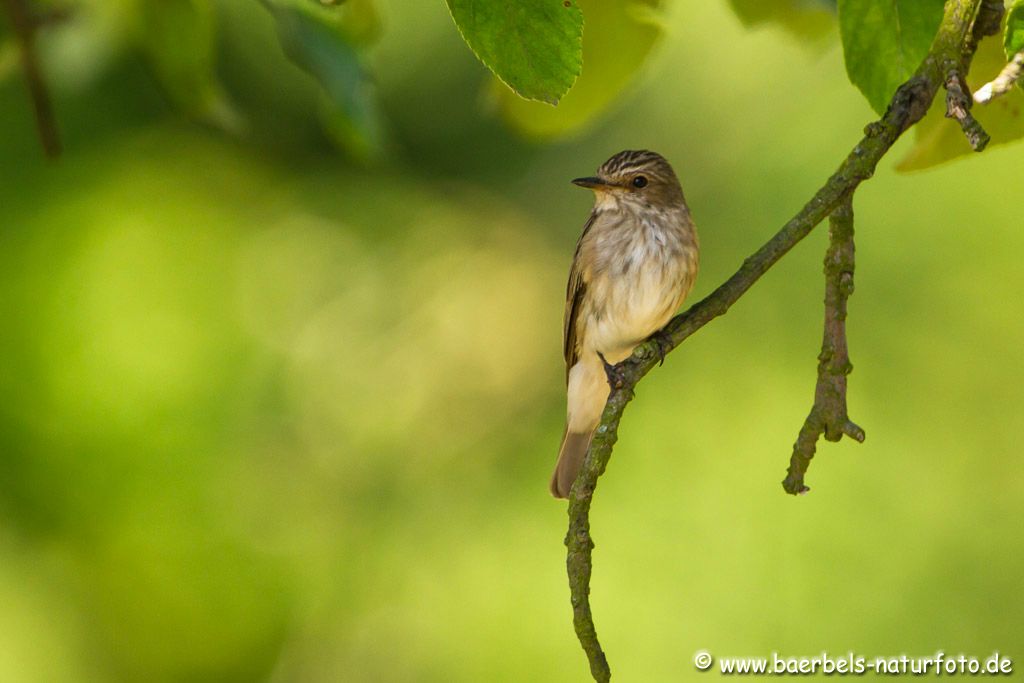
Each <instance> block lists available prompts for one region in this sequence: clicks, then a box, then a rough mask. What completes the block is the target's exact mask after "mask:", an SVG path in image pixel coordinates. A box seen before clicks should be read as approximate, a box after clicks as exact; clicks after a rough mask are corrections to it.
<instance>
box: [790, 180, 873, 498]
mask: <svg viewBox="0 0 1024 683" xmlns="http://www.w3.org/2000/svg"><path fill="white" fill-rule="evenodd" d="M853 267H854V246H853V202H852V197H847V198H846V199H845V200H844V201H843V203H842V204H840V205H839V206H838V207H837V208H836V210H835V211H833V212H832V215H831V216H830V217H829V245H828V250H827V251H826V252H825V331H824V334H823V335H822V341H821V353H820V354H819V355H818V381H817V383H816V384H815V388H814V405H813V406H812V407H811V412H810V414H808V416H807V419H806V420H804V425H803V427H801V428H800V433H799V435H797V439H796V443H795V444H793V455H792V456H790V459H789V471H788V472H787V473H786V478H785V479H784V480H783V481H782V487H783V488H784V489H786V492H787V493H806V492H807V491H809V490H810V489H809V488H808V487H807V486H805V485H804V474H805V473H806V472H807V468H808V466H809V465H810V464H811V458H813V457H814V451H815V449H816V448H817V444H818V438H819V437H821V435H822V434H824V435H825V439H827V440H828V441H839V440H840V439H841V438H843V436H844V435H845V436H848V437H850V438H851V439H853V440H854V441H857V442H863V441H864V430H863V429H861V428H860V427H858V426H857V425H855V424H854V423H853V422H851V421H850V418H849V415H848V414H847V411H846V376H847V375H848V374H850V371H851V370H853V366H852V365H851V364H850V354H849V351H848V349H847V345H846V301H847V299H849V297H850V295H851V294H853Z"/></svg>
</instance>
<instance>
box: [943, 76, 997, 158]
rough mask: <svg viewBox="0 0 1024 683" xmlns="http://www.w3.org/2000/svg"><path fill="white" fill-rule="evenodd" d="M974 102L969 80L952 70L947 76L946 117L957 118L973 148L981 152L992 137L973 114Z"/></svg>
mask: <svg viewBox="0 0 1024 683" xmlns="http://www.w3.org/2000/svg"><path fill="white" fill-rule="evenodd" d="M972 104H974V100H973V99H971V95H970V90H969V89H968V87H967V82H966V81H964V78H963V76H961V75H960V72H959V71H956V70H954V71H950V72H949V75H948V76H946V118H950V119H956V120H957V121H958V122H959V123H960V127H961V128H962V129H963V131H964V135H965V136H966V137H967V142H968V143H969V144H970V145H971V149H973V150H974V151H975V152H980V151H982V150H983V149H985V147H986V146H987V145H988V143H989V140H990V138H989V135H988V133H986V132H985V129H984V128H982V127H981V124H980V123H978V120H977V119H976V118H974V116H973V115H972V114H971V105H972Z"/></svg>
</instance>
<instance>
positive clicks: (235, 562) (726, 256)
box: [0, 0, 1024, 682]
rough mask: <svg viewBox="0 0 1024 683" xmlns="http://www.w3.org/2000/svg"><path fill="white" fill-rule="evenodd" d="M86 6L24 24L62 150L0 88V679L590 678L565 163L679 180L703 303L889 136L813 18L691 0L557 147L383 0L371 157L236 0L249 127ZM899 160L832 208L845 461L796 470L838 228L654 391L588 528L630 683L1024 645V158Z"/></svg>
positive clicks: (629, 426) (600, 592)
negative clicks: (569, 370)
mask: <svg viewBox="0 0 1024 683" xmlns="http://www.w3.org/2000/svg"><path fill="white" fill-rule="evenodd" d="M122 4H123V3H122ZM97 7H105V8H106V9H105V10H102V11H97V12H95V13H94V14H90V15H87V16H86V17H84V18H82V19H81V20H77V19H76V21H74V22H73V23H72V24H71V25H70V26H69V27H67V28H65V29H61V30H59V31H54V32H52V35H51V34H48V35H47V36H44V41H43V44H42V48H43V51H44V56H45V57H46V63H47V67H48V72H49V73H51V74H52V77H53V88H54V95H55V100H56V101H55V105H56V110H57V114H58V118H59V122H60V126H61V130H62V133H63V138H64V143H65V148H66V151H65V154H64V155H63V156H62V157H61V158H60V159H59V160H58V161H56V162H47V161H46V160H44V159H43V158H42V154H41V152H40V150H39V147H38V142H37V140H36V137H35V131H34V125H33V120H32V116H31V109H30V106H29V103H28V100H27V98H26V97H25V91H24V86H23V83H22V81H21V79H20V77H19V74H18V73H17V72H16V71H15V72H14V73H9V74H8V75H7V76H6V78H5V79H4V81H3V82H2V84H0V320H2V321H3V322H2V328H0V329H2V332H0V352H2V355H3V362H2V363H0V558H2V561H0V680H2V681H5V682H6V681H17V682H20V681H88V682H92V681H95V682H104V681H127V680H130V681H141V680H146V681H273V682H284V681H289V682H290V681H568V680H586V678H587V667H586V662H585V659H584V657H583V655H582V653H581V651H580V650H579V647H578V645H577V643H576V639H575V636H574V634H573V630H572V624H571V609H570V606H569V601H568V588H567V585H566V579H565V565H564V553H565V549H564V547H563V545H562V539H563V537H564V534H565V527H566V516H565V512H564V508H565V505H564V503H563V502H556V501H553V500H552V499H551V498H550V497H549V496H548V494H547V490H546V488H547V481H548V476H549V474H550V469H551V468H552V466H553V464H554V460H555V455H556V449H557V446H558V440H559V436H560V434H561V428H562V419H563V413H564V405H563V402H564V394H563V389H564V387H563V370H562V368H561V362H562V360H561V356H560V334H561V315H562V307H563V301H564V299H563V297H564V282H565V277H566V273H567V270H568V265H569V261H570V258H571V254H572V249H573V245H574V243H575V240H576V238H577V236H578V233H579V231H580V229H581V226H582V223H583V221H584V219H585V217H586V214H587V211H588V210H589V206H590V204H591V197H590V196H589V194H588V193H585V192H582V191H580V190H578V189H577V188H574V187H572V186H571V185H570V184H569V183H568V181H569V179H571V178H573V177H577V176H580V175H586V174H589V173H591V172H592V171H593V170H594V169H595V168H596V167H597V166H598V165H599V164H600V163H601V162H602V161H604V159H605V158H607V157H608V156H609V155H611V154H612V153H614V152H616V151H619V150H620V149H624V148H643V147H647V148H651V149H655V150H657V151H659V152H661V153H662V154H664V155H665V156H666V157H668V158H669V159H670V160H671V161H672V162H673V163H674V165H675V167H676V170H677V172H678V174H679V176H680V178H681V179H682V181H683V185H684V187H685V189H686V192H687V196H688V200H689V202H690V205H691V207H692V210H693V212H694V215H695V216H696V218H697V221H698V226H699V230H700V233H701V237H702V243H703V266H702V273H701V277H700V278H699V280H698V284H697V288H696V290H695V292H694V295H693V296H694V299H693V300H696V297H701V296H704V295H705V294H707V293H708V292H710V291H711V289H713V288H714V286H716V285H717V284H718V283H720V282H721V281H722V280H723V279H724V278H725V277H727V276H728V275H729V274H731V273H732V272H733V271H734V270H735V268H736V267H737V266H738V265H739V263H740V262H741V260H742V259H743V258H744V257H745V256H746V255H747V254H748V253H750V252H752V251H753V250H754V249H755V248H756V247H757V246H758V245H759V244H760V243H761V242H763V241H764V240H765V239H767V238H768V237H769V236H770V235H771V234H772V233H773V232H774V231H775V230H776V229H778V227H779V226H781V225H782V223H784V222H785V220H787V219H788V218H789V217H790V216H791V215H792V214H793V213H795V212H796V210H797V209H799V208H800V206H802V204H803V202H804V201H806V200H807V199H808V198H809V197H810V196H811V194H812V192H813V191H814V190H815V189H816V188H817V187H818V185H820V184H821V183H822V182H823V181H824V179H825V178H826V177H827V176H828V174H829V173H831V171H832V170H833V169H834V167H835V166H836V165H837V164H838V162H839V160H840V159H841V158H842V157H843V156H844V155H845V154H846V153H847V152H848V151H849V149H850V147H851V146H852V145H853V144H854V143H855V142H856V140H857V139H858V137H859V135H860V130H861V128H862V127H863V125H864V124H865V123H866V122H867V121H869V120H871V118H872V113H871V111H870V109H869V107H868V105H867V103H866V102H865V101H864V99H863V98H862V97H861V95H860V93H859V92H857V90H856V89H854V88H853V87H852V86H851V85H849V83H847V81H846V78H845V75H844V70H843V65H842V55H841V51H840V50H839V47H838V45H837V44H836V41H835V39H834V37H832V38H829V37H826V38H825V39H815V40H810V39H807V38H805V37H798V38H796V39H794V37H793V36H792V35H791V34H790V33H788V32H787V31H785V30H784V29H780V28H776V27H773V26H760V27H755V28H745V27H744V26H742V25H741V23H740V22H739V21H738V20H737V19H736V17H735V16H734V15H733V14H732V13H731V11H730V9H729V7H728V5H726V4H725V3H724V2H709V3H691V2H677V3H674V4H672V5H671V6H670V8H669V12H668V14H667V25H668V33H667V35H666V38H665V40H664V41H663V42H662V44H661V45H660V46H659V47H658V49H657V50H655V52H654V54H653V56H652V58H651V60H650V61H649V63H648V65H647V68H646V69H645V70H644V72H643V74H642V76H641V78H640V79H639V80H638V81H637V82H636V83H634V85H633V86H632V87H631V88H630V89H629V90H627V91H626V93H625V95H624V96H622V97H621V98H619V101H618V102H617V104H616V105H615V106H614V107H613V108H612V110H611V111H610V113H609V114H608V115H607V116H605V117H603V118H601V119H600V120H599V121H598V122H597V123H596V124H595V125H592V126H591V127H589V128H587V129H585V130H584V131H582V132H581V133H579V134H577V135H576V136H575V137H572V138H570V139H568V140H565V139H563V140H559V141H546V142H541V141H530V140H527V139H524V138H522V137H520V136H519V135H517V134H516V133H514V132H511V131H510V130H509V129H508V128H507V127H506V126H505V125H503V124H502V122H501V121H500V119H499V117H498V116H496V114H495V113H494V110H493V106H494V104H493V102H492V101H490V100H489V98H488V96H487V94H486V93H488V92H489V88H488V87H487V80H488V78H489V76H488V74H487V72H486V70H485V69H484V67H482V66H481V65H480V64H479V63H478V62H477V61H476V60H475V59H474V57H473V55H472V53H471V52H470V51H469V50H468V49H467V48H466V46H465V44H464V43H463V42H462V41H461V40H460V38H459V36H458V33H457V31H456V29H455V27H454V26H453V25H452V22H451V18H450V17H449V16H448V13H447V10H446V8H445V6H444V4H443V3H442V2H439V1H431V2H421V1H416V0H404V1H403V0H389V1H388V2H382V3H381V11H382V15H383V22H384V31H383V33H382V35H381V39H380V43H379V45H378V46H377V47H376V48H375V50H374V51H373V53H372V63H373V67H374V74H375V76H374V77H375V79H376V83H377V87H378V88H379V92H380V95H381V107H382V109H383V111H384V114H385V120H386V121H387V125H388V128H389V132H390V136H391V138H390V139H391V140H392V143H391V152H390V154H389V155H388V157H387V158H386V159H385V160H384V161H382V162H379V163H377V164H370V165H359V164H354V163H351V162H348V161H346V159H345V156H344V155H343V154H340V153H339V152H338V151H337V150H336V149H334V148H332V147H331V145H330V144H329V142H328V141H327V139H326V138H325V137H324V134H323V133H322V132H321V129H320V127H319V125H318V122H317V116H316V102H317V92H316V87H315V85H314V84H313V83H312V82H311V81H310V80H309V79H308V78H306V77H305V75H304V74H302V73H301V72H299V71H298V70H297V69H296V68H295V67H294V66H292V65H291V64H290V63H288V62H287V61H286V59H285V58H284V57H283V55H282V54H281V50H280V48H279V46H278V44H277V41H276V38H275V35H274V28H273V22H272V20H271V18H270V16H269V15H268V14H267V13H266V12H265V11H263V10H262V9H261V8H260V7H259V6H258V5H257V4H256V3H252V2H248V1H243V0H231V1H229V0H225V1H224V2H222V3H220V4H219V5H218V6H217V20H218V25H219V27H220V29H219V30H220V31H221V42H220V46H219V51H218V55H217V58H218V64H219V70H220V73H221V78H222V82H223V83H224V86H225V88H226V90H227V92H228V93H229V94H230V96H231V97H232V98H233V100H234V101H235V102H236V103H240V104H242V105H244V106H245V108H246V112H247V116H248V122H247V123H248V128H247V130H246V132H244V133H242V134H241V135H240V136H230V135H226V134H224V133H223V132H220V131H218V130H215V129H212V128H208V127H204V126H202V125H200V124H197V123H192V122H189V121H187V120H185V119H183V118H182V117H181V116H180V115H179V114H177V113H175V112H174V111H173V110H172V109H171V108H170V106H169V105H167V104H166V102H165V99H164V96H163V95H162V93H161V92H160V90H159V89H158V88H157V86H156V85H155V84H154V82H153V80H152V78H151V77H150V75H149V73H148V72H147V69H146V68H145V66H144V64H142V63H141V61H140V60H139V59H138V58H137V57H136V56H133V55H132V54H131V53H130V52H124V51H118V50H116V49H113V48H112V47H110V46H111V45H113V44H115V43H116V40H115V37H116V35H117V32H118V30H120V29H119V27H118V18H119V15H118V12H119V11H120V10H119V5H118V4H117V3H114V4H110V5H97ZM833 30H834V27H833ZM112 36H113V37H112ZM482 93H483V94H482ZM950 125H953V124H950ZM909 146H910V143H909V142H908V141H902V142H901V143H900V144H899V146H898V147H897V149H896V150H895V151H894V153H893V154H891V155H890V156H889V157H887V158H886V159H885V160H884V161H883V163H882V165H881V167H880V169H879V172H878V173H877V175H876V177H875V178H874V179H873V180H872V181H870V182H869V183H867V184H866V185H865V186H864V187H863V188H862V189H861V191H860V192H859V193H858V195H857V200H856V205H855V208H856V212H857V234H858V245H857V246H858V254H857V256H858V268H857V292H856V294H855V296H854V297H853V299H852V301H851V304H850V314H851V318H850V324H849V334H850V344H851V353H852V359H853V362H854V364H855V366H856V369H855V371H854V374H853V375H852V377H851V390H850V409H851V416H852V417H853V419H854V420H856V421H857V422H858V423H859V424H861V425H862V426H863V427H864V428H865V429H866V430H867V434H868V439H867V441H866V443H864V444H863V445H857V444H852V443H849V442H843V443H840V444H838V445H836V444H824V445H823V446H822V447H821V448H820V449H819V453H818V457H817V458H816V459H815V461H814V463H813V466H812V467H811V470H810V472H809V478H808V483H809V485H810V486H811V488H812V489H813V491H812V492H811V493H810V494H809V495H807V496H803V497H799V498H793V497H789V496H786V495H785V494H784V493H783V491H782V488H781V486H780V484H779V482H780V481H781V479H782V477H783V475H784V472H785V467H786V464H787V460H788V456H789V452H790V448H791V444H792V442H793V440H794V438H795V436H796V433H797V430H798V428H799V426H800V424H801V422H802V420H803V418H804V416H805V415H806V412H807V410H808V409H809V407H810V403H811V399H812V395H813V385H814V377H815V363H816V361H815V356H816V354H817V353H818V350H819V346H820V336H821V317H822V311H821V298H822V290H823V282H822V277H821V257H822V254H823V251H824V245H825V241H824V230H821V229H819V230H818V231H817V232H816V233H815V234H813V235H812V236H811V237H810V238H808V239H807V240H806V241H805V242H804V243H802V244H801V245H799V247H798V248H796V249H795V250H794V252H793V253H792V254H790V255H789V256H787V257H786V258H785V259H784V261H783V262H782V263H780V264H779V265H778V266H777V267H776V268H774V269H773V270H772V271H771V272H770V273H769V274H768V275H767V276H766V277H765V278H764V279H763V280H762V281H761V282H759V283H758V284H757V286H756V287H755V288H754V289H753V290H752V291H751V292H750V293H749V294H748V295H747V296H745V297H744V298H743V299H742V300H741V301H740V302H739V303H738V304H737V305H736V306H735V307H734V308H733V309H732V310H731V311H730V313H729V314H728V315H727V316H725V317H724V318H722V319H720V320H718V321H716V322H714V323H713V324H711V325H710V326H709V327H708V328H706V329H705V330H703V331H701V332H700V333H699V334H698V335H697V336H695V337H694V338H692V339H691V340H689V341H687V342H686V344H685V345H684V346H683V347H681V348H680V349H679V350H678V351H677V352H675V353H674V354H672V356H671V357H670V358H669V359H668V361H667V362H666V364H665V365H664V367H662V368H659V369H658V370H657V371H655V372H654V373H652V374H651V376H650V377H649V378H647V379H646V380H645V381H644V382H643V383H642V384H641V385H640V387H639V391H638V397H637V400H636V401H635V402H634V403H633V404H632V405H631V407H630V408H629V410H628V411H627V413H626V417H625V420H624V423H623V428H622V430H621V433H620V436H621V440H620V442H619V445H618V447H617V449H616V451H615V454H614V456H613V458H612V461H611V464H610V467H609V470H608V472H607V474H606V476H605V477H604V478H603V479H602V480H601V486H600V490H599V493H598V495H597V497H596V499H595V505H594V510H593V517H592V522H593V529H594V536H595V538H596V542H597V550H596V554H595V573H594V579H593V592H592V599H593V604H594V610H595V615H596V619H597V626H598V632H599V634H600V635H601V636H602V640H603V643H604V645H605V647H606V649H607V651H608V653H609V656H610V658H611V663H612V669H613V671H614V672H615V674H616V680H622V681H669V680H688V679H690V678H693V677H698V676H699V674H698V673H697V672H695V670H694V669H693V665H692V656H693V653H694V651H696V650H698V649H708V650H710V651H711V652H712V653H713V654H715V655H725V656H728V655H737V656H752V655H767V654H768V653H770V652H771V651H773V650H775V651H778V652H779V653H781V654H782V655H786V656H796V655H815V654H819V653H820V652H821V651H822V650H828V651H830V652H833V653H837V654H842V653H846V652H847V651H848V650H854V651H857V652H859V653H861V654H864V655H867V656H869V657H870V656H875V655H896V654H899V653H903V652H906V653H908V654H911V655H929V654H932V653H934V652H935V651H936V650H939V649H941V650H944V651H945V652H948V653H957V652H965V653H967V654H971V655H976V656H979V657H984V656H988V655H989V654H991V653H992V651H993V650H999V651H1000V652H1002V653H1004V654H1006V655H1008V656H1010V657H1017V658H1024V632H1022V631H1021V629H1020V616H1021V613H1022V607H1024V604H1022V601H1024V591H1022V588H1024V586H1022V582H1024V573H1022V572H1021V567H1022V566H1024V548H1022V541H1021V535H1020V531H1019V526H1020V519H1021V516H1022V514H1024V475H1022V473H1021V467H1020V464H1019V462H1020V455H1021V452H1020V445H1019V444H1020V432H1021V429H1022V427H1024V420H1022V419H1021V417H1020V410H1021V387H1022V386H1024V362H1022V354H1021V349H1022V348H1024V316H1022V303H1021V299H1020V292H1021V291H1022V289H1024V269H1021V268H1020V265H1019V262H1020V254H1021V253H1024V232H1022V231H1021V230H1020V227H1021V222H1020V219H1019V209H1018V207H1017V206H1016V204H1015V202H1013V201H1012V199H1011V197H1012V194H1011V192H1010V190H1011V189H1012V187H1013V180H1012V179H1013V178H1015V177H1017V173H1018V171H1019V164H1020V154H1021V148H1020V147H1019V146H1013V145H1007V146H1004V147H996V148H993V149H991V150H989V151H987V152H985V153H984V154H983V155H977V156H975V157H972V158H968V159H966V160H962V161H958V162H956V163H953V164H949V165H946V166H942V167H940V168H938V169H936V170H932V171H928V172H923V173H917V174H910V175H899V174H896V173H895V172H894V171H893V170H892V166H893V164H894V163H895V161H896V160H897V159H898V158H899V157H900V156H902V155H903V154H904V153H905V152H906V150H907V149H909ZM1014 216H1017V218H1015V217H1014ZM1022 662H1024V659H1022ZM705 675H707V676H717V674H705Z"/></svg>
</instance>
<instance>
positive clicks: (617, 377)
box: [597, 351, 626, 389]
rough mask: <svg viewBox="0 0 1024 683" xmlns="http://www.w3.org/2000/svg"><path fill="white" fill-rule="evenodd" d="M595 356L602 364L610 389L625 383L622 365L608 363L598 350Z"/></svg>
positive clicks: (620, 386) (619, 387)
mask: <svg viewBox="0 0 1024 683" xmlns="http://www.w3.org/2000/svg"><path fill="white" fill-rule="evenodd" d="M597 357H598V358H600V359H601V363H603V364H604V375H605V377H607V378H608V386H610V387H611V388H612V389H621V388H622V387H623V386H624V385H625V384H626V376H625V373H624V372H623V370H622V367H621V366H619V365H612V364H611V363H609V362H608V361H607V359H605V357H604V354H603V353H601V352H600V351H598V352H597Z"/></svg>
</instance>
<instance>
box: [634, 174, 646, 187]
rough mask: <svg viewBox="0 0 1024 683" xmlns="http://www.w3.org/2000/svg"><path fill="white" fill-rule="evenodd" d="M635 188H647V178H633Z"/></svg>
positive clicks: (640, 176) (639, 176)
mask: <svg viewBox="0 0 1024 683" xmlns="http://www.w3.org/2000/svg"><path fill="white" fill-rule="evenodd" d="M633 187H647V178H646V177H644V176H642V175H638V176H637V177H635V178H633Z"/></svg>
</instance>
